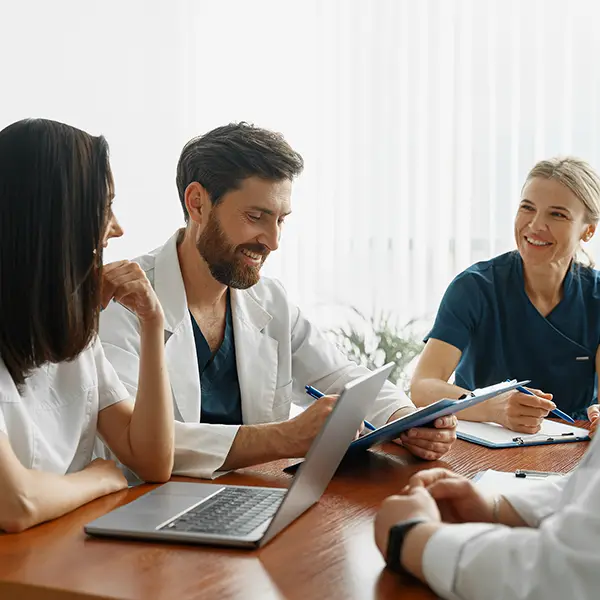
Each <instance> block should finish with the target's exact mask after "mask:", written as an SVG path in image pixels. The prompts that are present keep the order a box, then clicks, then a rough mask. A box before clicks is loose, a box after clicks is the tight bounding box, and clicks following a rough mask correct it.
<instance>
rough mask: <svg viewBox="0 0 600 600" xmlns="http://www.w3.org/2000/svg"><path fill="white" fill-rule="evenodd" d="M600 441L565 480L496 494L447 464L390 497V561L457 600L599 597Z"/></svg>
mask: <svg viewBox="0 0 600 600" xmlns="http://www.w3.org/2000/svg"><path fill="white" fill-rule="evenodd" d="M599 506H600V437H599V436H595V439H594V441H593V442H592V443H591V445H590V447H589V449H588V451H587V453H586V455H585V456H584V458H583V460H582V461H581V463H580V464H579V466H578V467H577V468H576V469H575V470H574V471H573V472H572V473H571V474H569V475H567V476H565V477H564V478H563V479H561V480H560V481H558V482H557V483H554V482H540V483H539V484H538V485H536V486H535V487H530V488H527V489H524V490H523V491H521V492H517V491H513V492H510V493H505V494H502V495H497V496H492V497H487V496H484V495H482V494H481V492H479V490H478V489H477V487H476V486H475V485H474V484H473V483H472V482H471V481H470V480H468V479H466V478H465V477H462V476H460V475H456V474H455V473H452V472H451V471H447V470H446V469H429V470H426V471H421V472H420V473H417V474H415V475H413V476H412V478H411V479H410V481H409V484H408V485H407V486H406V488H405V489H404V490H403V491H402V495H401V496H391V497H390V498H388V499H387V500H385V502H384V503H383V505H382V507H381V509H380V510H379V513H378V514H377V517H376V520H375V540H376V543H377V545H378V547H379V549H380V550H381V553H382V554H383V556H384V558H385V559H386V562H387V564H388V566H389V567H391V568H392V569H393V570H396V571H399V572H404V573H410V574H412V575H414V576H416V577H418V578H419V579H421V580H422V581H424V582H425V583H427V584H428V585H429V586H430V587H431V588H432V589H433V590H434V591H435V592H436V594H438V595H439V596H441V597H442V598H451V599H454V600H457V599H460V600H496V599H498V598H502V600H553V599H555V598H556V599H559V598H576V599H577V600H596V599H597V598H598V595H599V590H600V512H599V511H598V507H599Z"/></svg>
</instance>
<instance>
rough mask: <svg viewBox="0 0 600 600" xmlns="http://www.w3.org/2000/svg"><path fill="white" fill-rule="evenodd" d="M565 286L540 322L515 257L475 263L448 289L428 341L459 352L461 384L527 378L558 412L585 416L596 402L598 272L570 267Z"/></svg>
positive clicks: (599, 341)
mask: <svg viewBox="0 0 600 600" xmlns="http://www.w3.org/2000/svg"><path fill="white" fill-rule="evenodd" d="M563 285H564V294H563V298H562V300H561V301H560V303H559V304H558V305H557V306H556V307H555V308H554V309H553V310H552V312H551V313H550V314H549V315H548V316H547V317H543V316H542V315H541V314H540V313H539V312H538V310H537V309H536V308H535V306H534V305H533V304H532V303H531V301H530V300H529V297H528V296H527V293H526V292H525V282H524V279H523V262H522V260H521V256H520V255H519V253H518V252H509V253H507V254H502V255H500V256H497V257H496V258H493V259H492V260H489V261H485V262H480V263H477V264H475V265H473V266H471V267H469V268H468V269H467V270H466V271H463V272H462V273H461V274H460V275H458V276H457V277H456V278H455V279H454V281H453V282H452V283H451V284H450V286H449V287H448V289H447V290H446V293H445V295H444V297H443V299H442V302H441V304H440V308H439V311H438V314H437V317H436V320H435V324H434V326H433V329H432V330H431V332H430V333H429V335H428V336H427V337H426V338H425V341H427V340H428V339H429V338H434V339H437V340H442V341H444V342H447V343H448V344H451V345H452V346H455V347H456V348H458V349H459V350H461V351H462V356H461V359H460V362H459V363H458V366H457V368H456V380H455V382H456V385H459V386H461V387H463V388H466V389H469V390H474V389H475V388H479V387H484V386H487V385H491V384H494V383H498V382H500V381H504V380H505V379H530V380H531V383H530V384H528V386H529V387H533V388H538V389H541V390H543V391H544V392H548V393H551V394H553V395H554V398H553V400H554V402H555V403H556V405H557V406H558V407H559V408H560V409H561V410H563V411H565V412H566V413H568V414H570V415H571V416H573V417H574V418H586V419H587V415H586V412H585V409H586V408H587V407H588V406H589V405H590V404H594V403H596V402H597V400H596V398H597V381H596V368H595V357H596V351H597V349H598V345H599V344H600V273H599V272H598V271H596V270H594V269H591V268H589V267H585V266H582V265H579V264H577V263H573V265H572V266H571V267H570V269H569V271H568V272H567V275H566V277H565V281H564V284H563Z"/></svg>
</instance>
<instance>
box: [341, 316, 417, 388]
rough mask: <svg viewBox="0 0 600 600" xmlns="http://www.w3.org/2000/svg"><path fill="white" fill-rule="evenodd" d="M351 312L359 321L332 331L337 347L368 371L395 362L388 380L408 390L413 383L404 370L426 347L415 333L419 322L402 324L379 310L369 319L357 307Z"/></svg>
mask: <svg viewBox="0 0 600 600" xmlns="http://www.w3.org/2000/svg"><path fill="white" fill-rule="evenodd" d="M350 309H351V311H352V312H353V314H354V315H355V317H357V319H354V320H353V321H354V322H353V323H351V324H348V325H346V326H343V327H339V328H337V329H332V330H331V331H330V334H331V335H332V336H333V339H334V341H335V342H336V344H337V345H338V346H339V348H340V349H341V350H342V352H344V353H345V354H346V355H347V356H348V358H349V359H350V360H352V361H354V362H356V363H357V364H359V365H363V366H365V367H367V368H369V369H375V368H377V367H380V366H382V365H384V364H386V363H387V362H393V363H395V364H396V367H395V368H394V370H393V371H392V372H391V374H390V376H389V380H390V381H391V382H392V383H395V384H397V385H398V386H400V387H401V388H402V389H404V390H405V391H407V390H408V387H409V385H410V381H409V376H408V375H407V374H406V373H405V369H406V367H407V366H408V364H409V363H410V362H411V361H412V360H413V359H414V358H415V356H417V355H418V354H420V352H421V350H422V349H423V345H424V344H423V342H422V341H421V337H422V336H418V335H417V334H416V332H415V325H416V324H417V322H418V321H417V319H411V320H410V321H409V322H408V323H406V324H404V325H400V324H399V323H398V320H397V318H396V317H395V316H394V315H393V314H392V313H391V312H384V311H377V312H376V313H375V314H373V315H372V316H370V317H367V316H365V315H364V314H363V313H361V312H360V311H359V310H358V309H357V308H355V307H350Z"/></svg>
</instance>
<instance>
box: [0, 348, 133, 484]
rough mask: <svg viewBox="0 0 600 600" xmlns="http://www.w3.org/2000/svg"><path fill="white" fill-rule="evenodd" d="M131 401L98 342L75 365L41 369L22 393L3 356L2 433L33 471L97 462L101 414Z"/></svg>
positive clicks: (77, 467) (76, 467) (0, 370)
mask: <svg viewBox="0 0 600 600" xmlns="http://www.w3.org/2000/svg"><path fill="white" fill-rule="evenodd" d="M128 397H129V393H128V391H127V390H126V389H125V387H124V386H123V384H122V383H121V382H120V381H119V378H118V376H117V374H116V373H115V370H114V369H113V367H112V365H111V364H110V363H109V362H108V360H107V358H106V357H105V356H104V351H103V350H102V345H101V344H100V341H99V340H98V339H96V340H95V341H94V342H93V343H92V344H91V345H90V346H89V347H88V348H86V349H85V350H84V351H83V352H82V353H81V354H80V355H79V356H78V357H77V358H76V359H75V360H73V361H71V362H62V363H58V364H50V363H48V364H46V365H44V366H42V367H40V368H39V369H36V370H35V371H34V372H33V373H32V374H31V375H30V376H29V377H28V378H27V379H26V381H25V385H24V388H23V390H22V393H21V394H19V391H18V390H17V387H16V386H15V383H14V381H13V379H12V377H11V376H10V374H9V372H8V371H7V369H6V366H5V364H4V361H3V360H2V359H1V358H0V432H3V433H5V434H6V435H7V436H8V439H9V441H10V445H11V446H12V449H13V451H14V452H15V454H16V456H17V458H18V459H19V461H20V462H21V463H22V464H23V466H25V467H26V468H28V469H36V470H39V471H48V472H52V473H58V474H60V475H64V474H66V473H73V472H76V471H80V470H81V469H83V468H84V467H85V466H86V465H87V464H88V463H89V462H90V461H91V459H92V452H93V449H94V442H95V438H96V430H97V423H98V413H99V412H100V411H101V410H103V409H104V408H107V407H108V406H111V405H112V404H115V403H117V402H121V401H122V400H125V399H127V398H128Z"/></svg>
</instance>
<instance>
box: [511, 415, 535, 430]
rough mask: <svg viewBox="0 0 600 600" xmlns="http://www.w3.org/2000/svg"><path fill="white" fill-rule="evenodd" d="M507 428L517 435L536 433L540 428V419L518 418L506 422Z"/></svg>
mask: <svg viewBox="0 0 600 600" xmlns="http://www.w3.org/2000/svg"><path fill="white" fill-rule="evenodd" d="M508 428H509V429H511V430H512V431H517V432H518V433H537V432H538V431H539V430H540V429H541V428H542V419H534V418H533V417H518V418H516V419H514V418H513V419H509V420H508Z"/></svg>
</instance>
